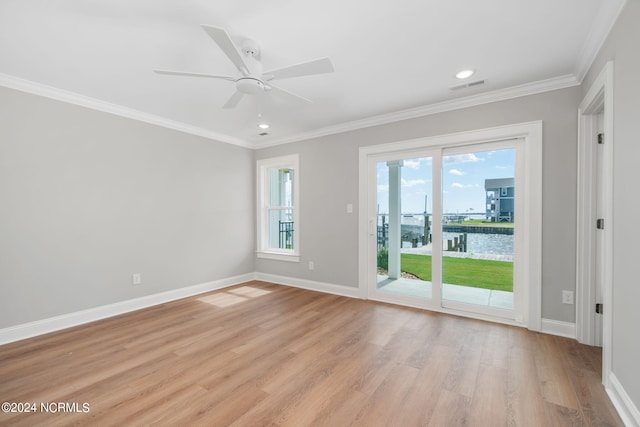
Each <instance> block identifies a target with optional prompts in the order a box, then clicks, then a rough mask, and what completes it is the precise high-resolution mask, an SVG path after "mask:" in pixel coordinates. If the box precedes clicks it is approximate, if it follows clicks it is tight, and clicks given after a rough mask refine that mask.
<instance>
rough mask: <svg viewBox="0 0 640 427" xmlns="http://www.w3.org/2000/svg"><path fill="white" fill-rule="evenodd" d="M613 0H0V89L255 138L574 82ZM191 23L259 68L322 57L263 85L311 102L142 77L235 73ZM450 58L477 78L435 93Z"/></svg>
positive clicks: (449, 82) (250, 142)
mask: <svg viewBox="0 0 640 427" xmlns="http://www.w3.org/2000/svg"><path fill="white" fill-rule="evenodd" d="M623 3H624V0H560V1H559V0H484V1H481V0H403V1H397V0H376V1H370V0H348V1H345V0H323V1H317V2H303V1H294V0H272V1H268V2H267V1H257V0H247V1H241V0H209V1H205V0H188V1H184V0H57V1H55V0H1V1H0V84H2V85H4V86H8V87H15V88H18V89H21V90H27V91H31V92H35V93H40V94H44V95H47V96H51V97H54V98H58V99H64V100H66V101H70V102H74V103H78V104H81V105H86V106H90V107H93V108H98V109H102V110H105V111H111V112H115V113H117V114H122V115H125V116H130V117H135V118H138V119H141V120H145V121H148V122H153V123H158V124H163V125H165V126H168V127H172V128H176V129H181V130H185V131H188V132H192V133H196V134H200V135H204V136H208V137H211V138H214V139H219V140H223V141H226V142H230V143H236V144H240V145H245V146H255V147H259V146H266V145H273V144H277V143H281V142H287V141H294V140H297V139H303V138H308V137H311V136H317V135H323V134H330V133H333V132H337V131H340V130H347V129H354V128H358V127H362V126H366V125H370V124H375V123H383V122H388V121H392V120H397V119H401V118H406V117H410V116H416V115H421V114H424V113H428V112H430V111H437V110H438V109H447V108H451V106H462V105H471V104H473V103H481V102H487V101H489V100H492V99H499V98H501V97H502V98H504V97H510V96H516V95H519V94H524V93H532V92H536V91H542V90H549V89H553V88H559V87H567V86H571V85H575V84H578V83H579V82H580V81H581V80H582V77H583V76H584V73H585V72H586V69H587V68H588V66H589V65H590V63H591V59H592V58H593V56H594V55H595V53H596V51H597V49H598V48H599V46H600V44H601V43H602V41H603V40H604V38H605V36H606V34H607V33H608V31H609V29H610V28H611V25H612V24H613V22H614V20H615V18H616V16H617V14H618V13H619V11H620V8H621V7H622V5H623ZM200 24H207V25H212V26H217V27H222V28H225V29H226V30H227V32H228V33H229V34H230V35H231V37H232V39H233V40H234V41H235V42H237V43H240V42H241V41H242V40H243V39H244V38H252V39H254V40H256V41H257V42H259V44H260V47H261V57H262V64H263V67H264V69H265V70H266V69H273V68H280V67H284V66H287V65H292V64H296V63H300V62H304V61H308V60H312V59H316V58H322V57H329V58H331V61H332V62H333V66H334V68H335V72H334V73H332V74H321V75H315V76H307V77H299V78H293V79H288V80H281V81H279V85H280V86H281V87H282V88H284V89H287V90H289V91H292V92H295V93H297V94H299V95H301V96H304V97H305V98H309V99H311V100H313V101H314V102H313V103H312V104H306V103H298V102H291V101H283V100H282V99H280V98H278V97H274V96H273V94H272V93H267V94H260V95H256V96H251V97H245V98H244V99H243V100H242V102H241V103H240V105H239V106H238V107H237V108H236V109H233V110H224V109H222V108H221V107H222V105H223V104H224V103H225V102H226V100H227V99H228V98H229V97H230V96H231V95H232V94H233V93H234V91H235V88H234V85H233V83H231V82H228V81H223V80H213V79H199V78H189V77H176V76H166V75H157V74H155V73H153V72H152V70H153V69H174V70H182V71H193V72H202V73H212V74H227V75H237V70H236V69H235V68H234V66H233V65H232V63H231V62H230V61H229V60H228V58H227V57H225V56H224V54H223V53H222V52H221V50H220V48H219V47H218V46H217V45H216V44H215V43H214V42H213V41H212V40H211V38H210V37H209V36H208V35H207V34H206V33H205V32H204V31H203V30H202V28H201V27H200ZM464 68H474V69H476V70H477V72H476V74H475V75H474V76H473V77H471V78H470V79H469V81H476V80H480V79H485V80H486V84H484V85H482V86H479V87H475V88H470V89H463V90H457V91H452V90H450V89H449V88H450V87H452V86H455V85H459V84H461V83H463V82H462V81H460V80H456V78H455V77H454V74H455V73H456V72H457V71H459V70H461V69H464ZM259 115H262V118H260V117H259ZM260 121H266V122H268V123H269V124H270V125H271V128H270V129H269V130H268V131H267V132H268V133H269V135H267V136H258V133H260V132H262V131H261V130H260V129H258V127H257V125H258V123H259V122H260Z"/></svg>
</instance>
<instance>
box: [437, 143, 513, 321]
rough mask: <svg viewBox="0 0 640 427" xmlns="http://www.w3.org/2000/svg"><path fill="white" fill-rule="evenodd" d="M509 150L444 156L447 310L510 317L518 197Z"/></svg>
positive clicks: (475, 150) (451, 152) (474, 150)
mask: <svg viewBox="0 0 640 427" xmlns="http://www.w3.org/2000/svg"><path fill="white" fill-rule="evenodd" d="M510 145H513V144H507V148H501V149H486V148H487V147H486V146H485V147H484V148H485V149H483V146H482V145H479V146H472V147H460V148H454V149H446V150H444V151H443V157H442V165H443V168H442V209H443V212H442V241H441V245H440V246H441V248H442V264H441V267H442V306H443V307H448V308H455V309H459V310H467V311H469V310H470V311H475V312H483V313H490V314H493V315H499V316H506V317H511V313H512V311H513V309H514V294H513V283H514V268H513V267H514V261H515V244H514V243H515V229H516V225H517V220H518V218H517V217H516V200H517V199H516V197H517V196H518V194H517V192H516V182H515V172H516V167H515V163H516V162H515V155H516V148H515V146H510Z"/></svg>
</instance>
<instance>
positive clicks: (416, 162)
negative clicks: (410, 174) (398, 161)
mask: <svg viewBox="0 0 640 427" xmlns="http://www.w3.org/2000/svg"><path fill="white" fill-rule="evenodd" d="M403 165H404V166H405V167H407V168H411V169H420V159H410V160H405V161H404V163H403Z"/></svg>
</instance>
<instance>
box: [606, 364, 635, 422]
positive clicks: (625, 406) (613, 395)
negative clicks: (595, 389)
mask: <svg viewBox="0 0 640 427" xmlns="http://www.w3.org/2000/svg"><path fill="white" fill-rule="evenodd" d="M609 384H610V385H611V388H607V389H606V390H607V394H608V395H609V399H611V403H613V406H615V407H616V410H617V411H618V415H620V418H622V421H623V422H624V425H625V426H627V427H640V411H639V410H638V408H637V407H636V405H634V404H633V401H632V400H631V398H630V397H629V395H628V394H627V392H626V391H625V389H624V388H623V387H622V384H620V381H618V378H616V376H615V375H614V374H613V373H611V374H609Z"/></svg>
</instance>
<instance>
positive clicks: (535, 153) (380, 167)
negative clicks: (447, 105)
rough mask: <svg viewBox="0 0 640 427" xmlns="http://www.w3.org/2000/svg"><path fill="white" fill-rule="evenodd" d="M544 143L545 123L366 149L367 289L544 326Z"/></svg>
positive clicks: (363, 283)
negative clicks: (542, 208) (541, 168)
mask: <svg viewBox="0 0 640 427" xmlns="http://www.w3.org/2000/svg"><path fill="white" fill-rule="evenodd" d="M540 148H541V123H540V122H537V123H530V124H524V125H514V126H511V127H510V126H506V127H501V128H491V129H485V130H480V131H475V132H468V133H462V134H454V135H445V136H440V137H433V138H426V139H422V140H412V141H407V142H399V143H395V144H392V145H384V146H373V147H363V148H362V149H361V150H360V176H361V181H360V183H361V185H360V192H361V193H360V194H361V198H360V200H361V209H360V212H361V217H360V224H361V227H360V231H361V233H360V248H361V258H360V271H361V274H360V289H361V292H362V293H363V296H364V297H366V298H369V299H375V300H379V301H386V302H391V303H396V304H403V305H407V306H412V307H420V308H427V309H432V310H436V311H444V312H452V313H457V314H462V315H466V316H469V317H478V318H485V319H491V320H498V321H502V322H506V323H514V324H524V325H526V326H528V327H529V328H530V329H534V330H539V325H540V309H539V302H540V296H539V292H540V271H539V268H532V267H533V265H539V263H540V244H541V242H540V231H541V229H540V221H539V218H540V214H541V212H540V206H541V204H540V203H539V201H538V200H539V199H540V198H541V194H540V190H541V185H540V184H541V183H540V176H541V174H540V173H536V172H535V171H536V170H539V167H540V161H541V151H540ZM527 237H529V238H527ZM536 328H538V329H536Z"/></svg>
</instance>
